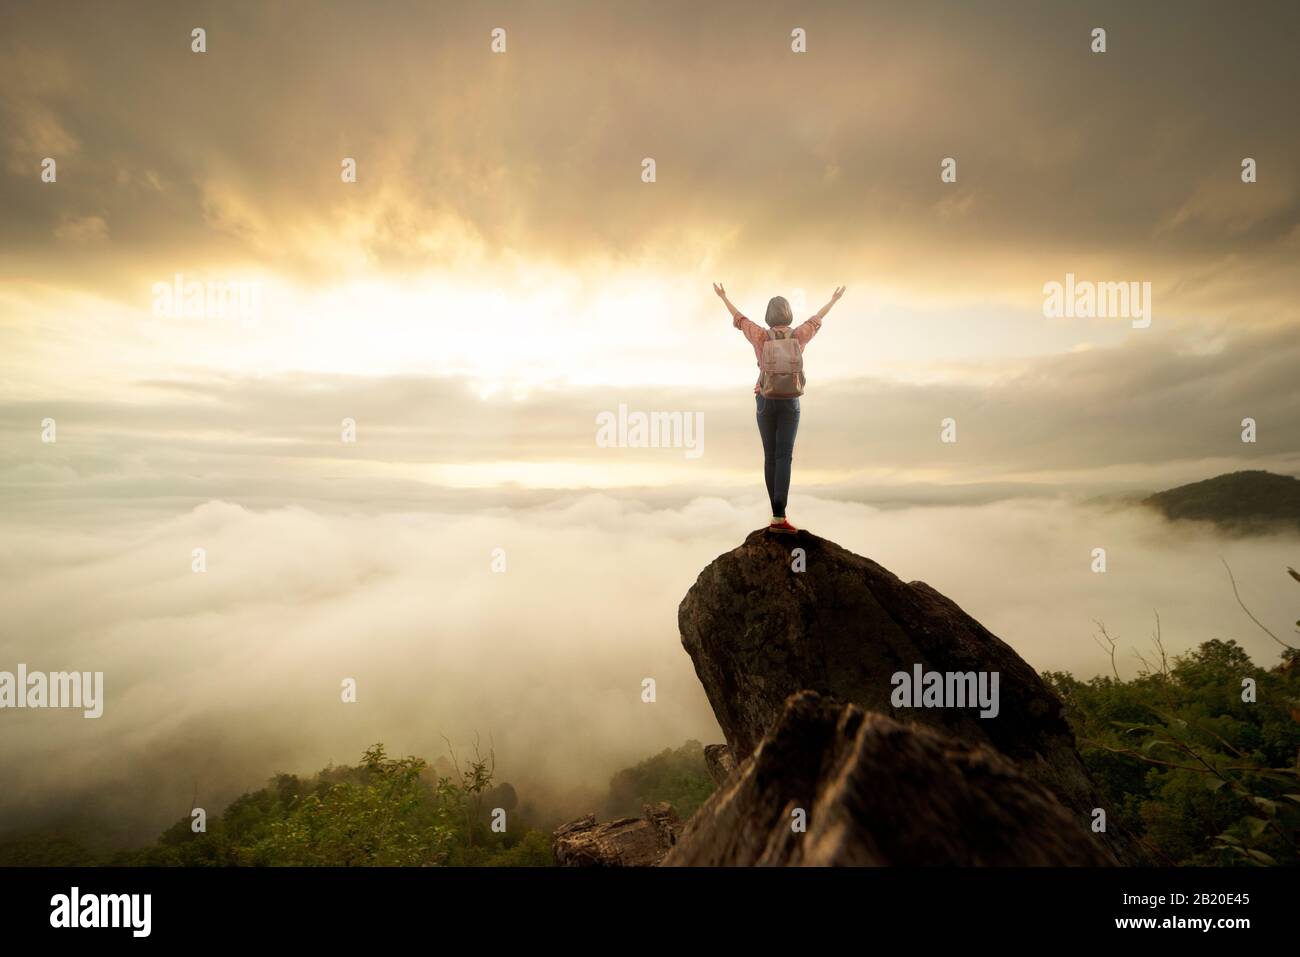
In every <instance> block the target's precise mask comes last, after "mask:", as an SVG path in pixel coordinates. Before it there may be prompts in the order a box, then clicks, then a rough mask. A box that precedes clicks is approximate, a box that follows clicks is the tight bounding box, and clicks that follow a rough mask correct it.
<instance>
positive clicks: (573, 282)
mask: <svg viewBox="0 0 1300 957" xmlns="http://www.w3.org/2000/svg"><path fill="white" fill-rule="evenodd" d="M131 10H132V12H131V15H124V14H123V13H122V11H120V10H114V9H113V8H112V7H111V6H110V5H105V4H96V3H86V4H60V5H58V6H57V7H55V8H51V7H50V6H48V5H45V4H36V3H9V4H6V5H5V7H4V11H3V13H0V18H2V25H3V29H2V30H0V38H2V39H0V208H2V209H3V217H0V249H2V250H3V256H2V257H0V371H2V373H3V375H2V377H0V401H3V403H4V406H3V408H2V409H0V413H2V414H3V416H4V424H5V428H6V429H7V430H8V429H10V428H12V429H14V430H19V431H24V432H25V434H26V435H27V436H28V437H29V438H30V436H31V435H32V434H33V433H32V429H31V421H32V417H33V416H35V417H36V421H39V420H40V418H42V417H43V416H44V415H53V416H55V417H56V418H59V417H60V416H62V417H63V418H64V419H67V417H68V416H71V417H72V421H71V422H69V423H68V424H69V426H71V425H72V424H74V423H78V424H83V425H85V427H86V429H87V430H89V429H90V427H91V422H92V421H93V422H94V427H95V430H96V434H97V435H101V436H102V435H103V434H104V430H108V431H109V432H111V433H112V434H113V436H114V438H113V442H114V444H115V445H116V444H119V443H125V444H129V443H130V442H131V441H133V440H139V441H141V442H147V441H149V440H150V436H152V437H153V438H158V437H160V436H162V435H166V436H167V444H168V445H169V446H174V444H175V442H177V441H185V442H194V443H198V442H207V441H216V440H218V439H220V440H221V441H223V442H227V443H234V444H240V445H242V444H244V443H247V442H248V441H250V439H249V434H250V431H256V432H260V433H261V437H262V439H263V440H265V441H267V442H271V443H273V444H276V446H277V448H279V447H280V446H283V445H286V444H293V445H296V446H298V448H299V449H300V450H301V449H302V448H303V444H304V443H305V442H308V441H309V437H310V436H312V435H315V436H316V438H318V439H320V440H321V441H322V442H324V443H327V444H332V443H334V441H335V438H334V433H335V432H336V431H337V421H338V419H339V418H341V417H342V416H344V415H354V416H358V417H359V420H360V421H361V422H362V428H363V434H365V435H367V437H368V438H369V439H370V440H371V441H372V444H371V446H370V447H369V449H370V451H369V452H367V453H364V454H365V455H369V456H374V457H375V461H373V462H371V463H370V466H369V470H370V471H369V472H368V473H367V474H373V475H374V476H380V475H383V474H389V473H390V472H391V470H392V469H397V470H398V471H400V472H401V474H403V475H404V476H405V477H407V478H416V479H417V480H427V481H432V482H436V483H450V484H493V483H496V482H499V481H502V480H504V479H505V478H506V477H507V476H508V474H509V473H511V472H512V470H513V477H514V478H515V479H521V480H523V481H524V482H525V484H534V485H550V484H554V485H560V486H571V485H584V484H591V485H597V486H602V485H625V484H655V483H656V482H657V481H660V480H667V476H668V475H669V471H666V470H667V469H668V466H669V465H672V466H673V467H674V468H676V467H677V463H667V462H658V463H656V464H655V465H654V466H653V467H652V468H650V469H649V470H647V469H646V468H645V466H646V464H647V463H646V460H645V459H644V458H642V459H639V460H637V461H636V462H635V463H633V464H631V465H630V467H629V468H628V469H620V467H619V466H618V465H617V463H613V462H609V461H608V460H609V459H610V458H611V457H610V456H606V458H605V459H598V458H595V456H596V450H595V449H594V448H593V447H592V442H591V434H592V431H593V430H592V422H593V420H594V416H595V414H596V413H597V412H599V411H601V410H604V409H611V408H614V407H616V406H617V404H618V402H620V401H622V402H628V403H629V404H631V405H633V406H638V405H639V407H641V408H665V409H692V410H706V409H708V410H716V411H715V412H714V414H713V415H712V417H711V419H710V423H711V426H712V433H711V434H712V435H713V436H715V438H714V441H713V443H712V445H711V449H710V450H711V452H713V454H712V455H710V456H707V457H706V460H705V461H704V462H701V463H699V464H698V467H697V468H696V471H695V473H694V474H693V475H690V476H687V478H686V479H685V480H686V481H692V482H693V481H700V480H701V475H702V473H703V472H705V471H708V472H709V474H710V475H711V477H712V478H713V479H714V480H717V481H727V480H729V476H730V475H731V473H732V472H734V471H736V470H737V469H739V468H747V467H748V465H749V463H748V458H747V457H738V458H731V457H729V456H730V450H731V449H732V448H733V446H734V448H735V450H737V455H739V450H741V449H748V447H749V445H750V444H752V442H751V440H752V438H753V437H752V435H749V434H748V433H747V432H746V431H745V430H746V429H749V428H750V426H749V425H748V424H746V423H745V415H746V414H747V413H746V410H745V408H744V403H743V402H739V401H738V400H743V399H744V398H745V396H746V393H747V392H748V388H749V386H748V383H749V381H750V379H751V378H752V359H751V357H750V355H749V353H748V350H747V347H746V346H745V345H744V343H743V341H742V340H741V339H740V337H739V336H738V335H737V334H736V333H735V332H734V331H733V330H732V329H731V328H730V325H729V321H728V318H727V316H726V313H725V311H724V310H723V309H722V308H721V306H720V304H719V303H718V302H717V300H716V299H714V298H713V296H712V294H711V292H710V286H709V284H710V282H712V281H715V280H720V281H723V282H725V283H726V284H727V287H728V290H729V292H730V293H731V295H732V298H733V299H734V300H735V301H736V302H737V303H738V304H739V305H740V306H741V308H742V309H745V310H746V311H748V312H750V313H751V314H754V315H758V314H761V312H762V311H763V308H764V305H765V303H766V301H767V298H768V297H769V296H771V295H774V294H785V295H787V296H788V297H790V298H791V299H792V301H794V302H795V304H796V309H799V310H801V311H803V312H805V313H811V312H812V311H813V310H815V309H816V308H817V307H818V306H820V305H821V304H822V302H823V301H824V299H825V298H826V296H827V295H828V294H829V292H830V290H831V288H833V286H834V285H836V284H839V283H845V284H847V285H848V287H849V293H848V295H847V296H846V298H845V299H844V300H843V302H842V303H841V304H840V305H839V306H838V307H837V309H836V311H835V312H834V313H833V314H832V316H831V318H830V320H828V323H827V326H826V329H825V330H824V331H823V333H822V336H821V338H819V339H818V340H817V341H816V342H814V343H813V345H812V346H811V348H810V350H809V356H808V363H809V376H810V382H811V384H812V385H811V389H812V394H811V395H810V396H809V398H810V399H817V398H818V395H817V393H818V392H820V396H821V398H820V401H821V405H820V406H814V407H813V409H814V411H816V412H817V415H818V416H819V418H818V419H816V420H813V419H811V417H808V418H809V419H810V421H808V422H806V423H805V425H806V427H807V428H809V429H816V428H821V429H825V430H826V433H825V434H826V435H827V436H828V437H830V436H833V437H837V438H831V439H830V441H829V442H827V443H823V444H822V445H821V446H820V447H819V448H820V451H817V448H818V447H814V448H813V449H810V451H811V452H813V454H814V455H816V456H820V457H819V458H814V459H813V461H812V462H811V463H809V464H810V469H811V470H810V471H809V472H806V473H805V478H806V479H810V480H816V479H821V480H823V481H826V482H832V481H854V480H859V479H860V480H866V479H868V478H871V477H873V476H874V478H876V479H882V480H883V479H885V478H887V477H888V474H886V473H890V474H895V475H896V477H897V476H899V475H904V476H905V477H908V478H909V479H910V480H915V481H930V480H944V479H945V478H946V479H948V480H958V481H965V482H971V481H984V480H994V479H1011V478H1025V477H1027V476H1041V475H1043V474H1045V473H1047V472H1050V471H1052V470H1058V469H1063V468H1064V469H1066V470H1067V472H1069V471H1075V470H1079V469H1086V468H1103V467H1105V468H1111V469H1118V470H1120V472H1121V473H1122V472H1123V471H1124V470H1125V469H1128V470H1129V471H1128V473H1127V474H1130V475H1136V474H1137V473H1138V471H1139V470H1140V467H1141V466H1146V467H1148V468H1149V469H1152V468H1157V467H1159V466H1160V465H1161V464H1162V463H1164V464H1171V463H1174V462H1182V463H1184V468H1185V470H1186V471H1188V472H1189V473H1195V472H1196V471H1197V470H1198V469H1200V468H1201V467H1202V465H1203V464H1204V463H1207V462H1210V461H1211V460H1213V461H1215V462H1218V461H1220V460H1221V459H1224V457H1227V459H1232V458H1236V457H1240V455H1241V454H1242V453H1243V450H1242V449H1241V448H1240V447H1239V443H1237V444H1236V445H1234V443H1233V440H1234V438H1235V435H1236V430H1237V426H1236V423H1238V422H1239V421H1240V419H1241V417H1242V416H1243V415H1253V416H1257V417H1260V416H1266V417H1269V418H1268V423H1269V425H1268V428H1267V429H1266V430H1262V434H1263V435H1266V436H1267V437H1268V439H1269V444H1268V446H1267V447H1266V448H1260V449H1258V450H1255V449H1251V450H1247V451H1248V452H1249V453H1250V454H1251V455H1255V456H1256V457H1257V458H1258V459H1259V460H1261V461H1264V460H1266V459H1267V461H1271V462H1273V463H1274V464H1278V463H1282V464H1284V465H1285V464H1286V463H1287V462H1288V461H1290V457H1293V456H1294V455H1295V453H1296V452H1297V450H1298V449H1300V431H1298V427H1297V425H1296V420H1297V416H1296V414H1295V413H1296V411H1297V405H1296V401H1295V390H1294V388H1293V387H1292V386H1291V385H1290V384H1289V383H1290V380H1291V379H1292V378H1293V377H1292V376H1291V373H1290V370H1293V369H1294V368H1295V361H1294V360H1295V358H1296V355H1295V349H1296V346H1295V340H1296V337H1295V336H1294V329H1295V320H1296V307H1295V301H1296V297H1297V294H1300V282H1298V281H1297V279H1298V277H1300V271H1298V270H1297V269H1296V263H1297V262H1300V255H1298V254H1300V232H1298V230H1297V224H1298V223H1300V164H1298V163H1297V162H1296V157H1297V155H1300V132H1298V128H1297V125H1296V124H1295V122H1294V120H1293V115H1294V102H1295V100H1296V95H1297V93H1298V92H1300V66H1297V62H1298V61H1297V58H1296V57H1295V56H1294V50H1293V47H1292V43H1293V38H1294V36H1295V28H1296V27H1297V26H1300V13H1297V10H1296V8H1294V6H1292V5H1286V4H1277V5H1276V6H1269V5H1263V6H1262V7H1261V9H1260V11H1259V15H1252V16H1249V17H1247V16H1242V15H1240V13H1239V12H1235V11H1234V10H1233V9H1232V8H1230V7H1229V6H1228V5H1224V4H1213V3H1148V4H1141V5H1133V4H1126V3H1115V4H1104V3H1103V4H1087V5H1077V4H1068V5H1067V4H1045V3H1044V4H1029V3H1003V4H997V3H981V4H970V3H933V2H931V3H917V4H902V3H898V4H859V3H819V4H813V5H807V4H804V5H800V4H762V3H710V4H697V3H632V2H620V3H617V4H612V3H611V4H597V3H566V2H545V3H519V4H509V3H493V4H454V5H453V4H445V3H427V2H422V3H398V2H385V3H382V4H372V5H358V4H355V3H320V2H312V3H307V2H303V3H192V4H176V3H170V2H167V3H164V2H159V3H152V4H149V3H145V4H135V5H133V6H132V8H131ZM1265 12H1266V13H1267V14H1268V15H1267V16H1265V15H1263V14H1264V13H1265ZM1096 26H1102V27H1104V28H1105V29H1106V31H1107V42H1108V49H1107V52H1105V53H1104V54H1096V53H1093V52H1091V50H1090V43H1091V38H1090V32H1091V30H1092V29H1093V28H1094V27H1096ZM195 27H203V28H204V29H205V30H206V39H207V52H206V53H202V54H198V53H194V52H192V51H191V30H192V29H193V28H195ZM497 27H500V28H503V29H504V30H505V31H506V51H505V52H504V53H493V52H492V51H491V48H490V43H491V31H492V30H493V29H494V28H497ZM795 28H801V29H803V30H805V31H806V35H807V51H808V52H806V53H803V54H796V53H793V52H792V51H791V48H790V45H791V36H790V34H791V31H792V30H793V29H795ZM47 156H48V157H53V158H55V159H56V160H57V164H58V166H57V170H58V179H57V182H56V183H44V182H42V181H41V177H40V172H41V162H42V160H43V158H45V157H47ZM345 157H350V158H353V159H355V160H356V163H357V182H355V183H344V182H342V181H341V178H340V164H341V162H342V160H343V159H344V158H345ZM647 157H649V158H653V159H654V160H655V163H656V181H655V182H653V183H646V182H643V181H642V177H641V172H642V161H643V159H645V158H647ZM945 157H953V158H955V159H956V160H957V171H958V177H957V182H955V183H943V182H941V181H940V176H939V170H940V162H941V160H942V159H943V158H945ZM1243 157H1251V158H1254V159H1255V160H1256V162H1257V164H1258V182H1256V183H1253V184H1249V185H1248V184H1244V183H1242V182H1241V178H1240V164H1241V161H1242V159H1243ZM178 273H179V274H181V275H183V276H184V277H185V278H186V279H187V280H190V281H193V280H200V281H210V280H211V281H227V282H232V281H248V282H256V283H257V284H258V285H259V289H260V291H261V294H262V309H261V313H260V316H259V320H258V322H257V323H256V324H255V325H250V324H247V323H240V322H235V321H229V320H220V319H211V318H208V319H198V320H195V319H178V318H167V317H162V318H160V317H158V316H155V315H153V314H152V313H151V311H150V307H151V304H152V294H151V289H152V287H153V286H154V284H155V283H158V282H167V283H170V282H171V281H172V278H173V277H174V276H175V275H176V274H178ZM1066 273H1074V274H1076V275H1077V276H1079V277H1080V278H1083V279H1092V280H1095V281H1147V282H1151V283H1152V297H1153V314H1154V315H1153V323H1152V326H1151V328H1149V329H1143V330H1138V329H1132V328H1130V326H1129V324H1128V323H1127V322H1124V321H1119V320H1114V319H1081V318H1080V319H1065V318H1062V319H1057V318H1044V316H1043V314H1042V308H1041V307H1042V302H1043V284H1044V283H1046V282H1051V281H1061V280H1063V279H1064V276H1065V274H1066ZM428 393H435V394H437V395H438V396H439V397H440V401H441V404H440V405H438V406H437V407H433V406H430V405H427V404H424V403H425V401H426V400H428V399H429V398H430V396H429V395H428ZM322 394H328V395H331V396H333V397H334V398H335V400H336V401H334V402H332V403H325V404H322V403H320V402H318V399H319V398H320V396H321V395H322ZM251 396H260V397H262V399H263V402H264V404H263V405H261V406H254V405H251V404H250V402H251V399H250V397H251ZM861 396H871V401H872V407H871V408H870V409H863V408H862V407H861V405H860V404H859V403H860V398H858V397H861ZM732 400H737V401H736V411H735V412H734V416H735V418H734V421H733V420H731V419H728V418H726V416H727V415H728V414H729V413H728V411H726V410H731V409H732V408H733V405H732ZM376 403H377V406H376ZM655 403H658V404H655ZM286 409H299V410H304V411H305V410H313V412H314V411H319V412H320V418H319V420H318V421H314V420H312V419H310V418H304V417H303V416H302V415H296V416H295V417H292V418H288V417H286V414H285V410H286ZM817 410H821V411H817ZM995 413H996V415H995ZM944 415H954V416H956V417H958V418H959V421H961V420H962V419H963V416H964V418H965V420H966V421H971V422H972V423H975V424H977V427H978V429H979V431H980V432H981V433H982V434H985V435H987V436H988V441H987V442H985V443H984V445H983V446H982V449H981V451H979V452H976V451H975V450H972V451H971V452H970V458H969V463H968V465H967V466H961V467H958V466H956V465H955V464H954V461H953V459H952V457H951V456H950V457H949V458H948V459H947V460H942V459H941V458H940V456H941V455H942V452H943V450H939V449H936V448H935V447H934V442H933V438H934V433H935V429H936V427H937V423H938V420H939V418H941V417H942V416H944ZM377 416H379V418H377ZM996 416H1002V418H1001V419H998V418H997V417H996ZM327 417H328V418H327ZM1207 419H1210V420H1214V421H1215V426H1214V428H1213V429H1206V428H1204V425H1205V423H1206V421H1207ZM469 422H475V423H477V424H478V425H479V426H480V427H481V428H482V429H490V430H491V431H486V432H485V431H477V432H473V433H472V434H462V433H463V432H465V431H466V428H465V424H466V423H469ZM273 423H278V424H277V425H273ZM367 427H369V430H368V431H366V428H367ZM376 427H377V428H376ZM733 428H734V431H735V432H736V438H735V440H734V442H730V441H729V439H728V437H727V433H728V430H730V429H733ZM381 434H382V435H387V436H390V437H393V438H394V440H393V441H392V442H391V443H389V445H388V447H387V448H386V449H385V450H384V451H383V452H382V453H380V451H379V448H380V444H379V443H378V442H377V441H375V440H377V439H378V438H379V436H380V435H381ZM435 435H436V438H434V437H433V436H435ZM425 440H428V441H425ZM867 445H870V446H871V449H872V453H871V455H870V459H871V460H870V461H867V460H866V453H865V452H862V450H863V449H864V447H865V446H867ZM827 446H834V448H828V447H827ZM860 452H861V453H862V454H859V453H860ZM67 454H72V453H71V452H69V453H67ZM321 454H326V453H324V452H322V453H321ZM1062 457H1064V460H1063V459H1062ZM1270 457H1271V458H1270ZM7 458H8V464H9V465H10V466H11V467H14V466H16V465H18V466H21V465H23V462H24V461H25V456H23V455H21V454H19V453H16V452H10V453H9V456H8V457H7ZM47 458H48V457H47ZM15 459H18V460H19V461H17V462H15ZM882 459H883V460H884V461H887V462H888V465H887V466H884V467H883V470H882V466H881V460H882ZM1224 460H1226V459H1224ZM415 466H419V467H418V468H416V467H415ZM30 467H32V468H39V466H34V465H33V466H30ZM964 469H965V471H964ZM969 469H974V471H969ZM900 470H901V471H900ZM1176 470H1177V469H1176V467H1175V471H1176ZM620 472H622V474H621V475H620V474H618V473H620ZM1067 472H1061V473H1060V476H1061V478H1062V480H1064V478H1065V477H1066V475H1067ZM358 474H359V473H358Z"/></svg>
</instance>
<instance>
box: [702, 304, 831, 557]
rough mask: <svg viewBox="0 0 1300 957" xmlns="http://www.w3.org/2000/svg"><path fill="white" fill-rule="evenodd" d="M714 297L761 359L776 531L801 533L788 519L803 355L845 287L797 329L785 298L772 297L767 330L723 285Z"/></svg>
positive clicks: (761, 410) (767, 475)
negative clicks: (733, 301)
mask: <svg viewBox="0 0 1300 957" xmlns="http://www.w3.org/2000/svg"><path fill="white" fill-rule="evenodd" d="M713 291H714V292H716V293H717V294H718V298H719V299H721V300H722V301H723V303H724V304H725V305H726V307H727V310H728V311H729V312H730V313H731V318H732V324H733V325H734V326H735V327H736V328H737V329H739V330H740V331H741V332H742V333H744V335H745V338H746V339H748V340H749V342H750V344H751V345H752V346H753V347H754V355H755V356H756V357H757V358H758V368H759V375H758V382H757V383H756V384H755V386H754V401H755V404H756V405H757V406H758V434H759V436H760V437H761V438H762V440H763V478H764V479H765V480H766V481H767V497H768V499H769V500H770V501H771V503H772V521H771V524H770V525H769V526H768V527H769V528H770V529H772V530H773V531H778V532H794V531H797V529H795V527H794V526H793V525H791V524H790V523H789V522H788V521H786V518H785V503H786V499H787V498H789V496H790V467H791V461H792V459H793V458H794V437H795V434H796V433H797V432H798V431H799V396H801V395H803V387H804V374H803V350H804V347H805V346H807V345H808V342H809V340H811V339H812V337H813V336H815V335H817V330H818V329H820V328H821V327H822V319H824V318H825V317H826V313H828V312H830V311H831V306H833V305H835V303H837V302H839V300H840V296H842V295H844V287H843V286H840V287H839V288H838V289H836V290H835V293H834V295H832V296H831V301H830V302H828V303H826V305H824V306H822V307H821V309H820V310H818V312H817V313H816V314H815V315H813V316H812V317H810V318H809V319H807V320H806V321H804V322H801V323H799V325H798V326H796V327H795V328H794V329H791V328H790V325H791V323H793V322H794V314H793V313H792V312H791V311H790V303H789V301H788V300H787V299H786V298H785V296H773V297H772V298H771V299H770V300H769V301H768V303H767V317H766V318H767V324H768V327H769V328H767V329H764V328H763V327H762V326H760V325H759V324H758V323H756V322H751V321H750V320H749V319H746V318H745V316H744V315H743V314H742V313H741V311H740V310H739V309H737V308H736V307H735V306H733V305H732V304H731V300H730V299H728V298H727V292H726V290H725V289H723V288H722V285H721V284H720V283H716V282H715V283H714V284H713Z"/></svg>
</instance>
